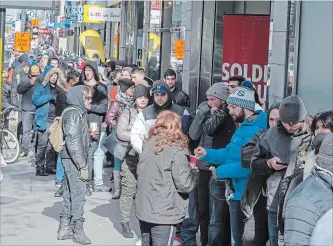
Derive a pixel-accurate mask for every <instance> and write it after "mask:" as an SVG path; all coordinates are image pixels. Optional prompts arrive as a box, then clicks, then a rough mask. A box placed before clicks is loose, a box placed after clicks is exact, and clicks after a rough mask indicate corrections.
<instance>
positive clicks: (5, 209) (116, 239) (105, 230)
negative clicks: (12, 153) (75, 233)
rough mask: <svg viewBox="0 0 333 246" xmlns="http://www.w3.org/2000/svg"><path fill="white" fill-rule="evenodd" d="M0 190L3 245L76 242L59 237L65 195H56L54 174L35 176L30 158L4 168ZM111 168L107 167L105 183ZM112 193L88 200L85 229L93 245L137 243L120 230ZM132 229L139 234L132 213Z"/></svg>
mask: <svg viewBox="0 0 333 246" xmlns="http://www.w3.org/2000/svg"><path fill="white" fill-rule="evenodd" d="M2 170H3V174H4V180H3V181H2V183H1V190H0V192H1V193H0V245H77V244H75V243H73V242H72V241H71V240H66V241H58V240H57V229H58V224H59V222H58V221H59V212H60V209H61V202H62V198H56V197H54V196H53V195H54V192H55V191H56V190H57V189H58V188H57V187H55V185H54V178H55V176H54V175H51V176H48V177H36V176H35V170H34V168H33V167H31V165H30V163H28V162H27V161H20V162H18V163H16V164H11V165H8V166H7V167H4V168H3V169H2ZM110 171H111V170H110V169H106V172H107V175H105V181H106V182H105V184H107V185H110V183H109V182H108V177H110V176H109V175H108V174H109V173H110ZM110 198H111V194H110V193H108V192H105V193H93V195H92V196H90V197H87V202H86V204H85V218H86V222H85V224H84V225H85V232H86V234H87V236H88V237H89V238H90V239H91V241H92V245H119V246H120V245H135V242H136V241H137V240H138V239H137V236H135V238H134V239H125V238H124V237H123V236H122V235H121V234H120V232H119V231H120V230H121V226H120V212H119V202H118V200H113V201H112V202H110V201H109V200H110ZM131 227H132V230H133V231H134V233H135V234H136V235H140V230H139V226H138V221H137V219H136V218H135V216H134V213H132V220H131Z"/></svg>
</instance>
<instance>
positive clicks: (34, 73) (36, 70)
mask: <svg viewBox="0 0 333 246" xmlns="http://www.w3.org/2000/svg"><path fill="white" fill-rule="evenodd" d="M30 74H31V76H38V75H39V74H40V69H39V67H38V66H37V65H32V66H31V67H30Z"/></svg>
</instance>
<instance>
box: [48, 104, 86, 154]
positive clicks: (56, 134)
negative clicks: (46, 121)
mask: <svg viewBox="0 0 333 246" xmlns="http://www.w3.org/2000/svg"><path fill="white" fill-rule="evenodd" d="M70 110H76V111H77V112H79V114H80V118H81V119H82V114H81V112H80V111H79V110H78V109H77V108H74V107H68V108H66V109H65V110H64V111H63V112H62V114H61V116H59V117H56V118H55V119H54V121H53V123H52V124H51V126H50V128H49V131H50V136H49V140H50V143H51V145H52V147H53V149H54V150H55V151H56V152H60V151H62V149H63V148H64V146H65V140H64V133H63V130H62V117H63V115H64V113H66V112H67V111H70Z"/></svg>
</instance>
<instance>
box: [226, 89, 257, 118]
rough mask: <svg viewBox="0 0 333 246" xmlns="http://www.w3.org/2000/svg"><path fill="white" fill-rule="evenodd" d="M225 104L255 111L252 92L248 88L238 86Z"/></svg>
mask: <svg viewBox="0 0 333 246" xmlns="http://www.w3.org/2000/svg"><path fill="white" fill-rule="evenodd" d="M227 104H232V105H236V106H239V107H241V108H243V109H248V110H251V111H253V112H254V111H255V104H256V102H255V100H254V90H251V89H250V88H248V87H243V86H239V87H238V88H237V89H236V90H235V92H234V93H232V94H231V95H230V96H229V97H228V99H227Z"/></svg>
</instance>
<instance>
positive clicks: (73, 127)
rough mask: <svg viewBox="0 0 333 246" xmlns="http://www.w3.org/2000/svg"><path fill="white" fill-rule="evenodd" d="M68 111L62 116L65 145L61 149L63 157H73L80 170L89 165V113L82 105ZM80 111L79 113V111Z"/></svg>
mask: <svg viewBox="0 0 333 246" xmlns="http://www.w3.org/2000/svg"><path fill="white" fill-rule="evenodd" d="M70 107H75V108H76V109H77V110H76V109H71V110H69V111H66V112H65V113H64V114H63V116H62V129H63V133H64V139H65V147H64V149H63V150H62V151H61V158H62V159H71V160H72V161H73V163H74V164H75V166H76V168H77V169H78V170H80V169H81V168H83V167H86V166H87V165H88V163H87V160H88V151H89V144H90V135H89V128H88V123H87V113H86V111H85V110H83V109H82V108H80V107H76V106H73V105H71V106H70ZM78 111H79V112H80V113H79V112H78Z"/></svg>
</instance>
